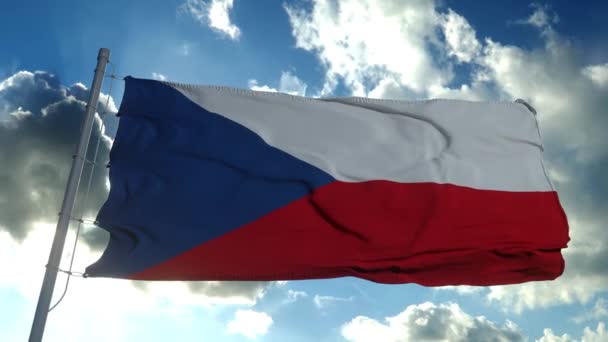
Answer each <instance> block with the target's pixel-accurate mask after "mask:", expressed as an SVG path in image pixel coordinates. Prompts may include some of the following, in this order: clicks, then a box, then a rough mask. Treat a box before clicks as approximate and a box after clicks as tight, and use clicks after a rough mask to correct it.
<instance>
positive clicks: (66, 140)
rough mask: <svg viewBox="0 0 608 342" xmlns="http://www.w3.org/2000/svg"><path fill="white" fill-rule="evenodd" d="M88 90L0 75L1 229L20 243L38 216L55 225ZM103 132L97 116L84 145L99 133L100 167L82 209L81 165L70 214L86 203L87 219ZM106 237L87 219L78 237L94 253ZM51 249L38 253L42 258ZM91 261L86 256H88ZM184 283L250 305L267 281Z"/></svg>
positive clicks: (48, 78) (103, 192)
mask: <svg viewBox="0 0 608 342" xmlns="http://www.w3.org/2000/svg"><path fill="white" fill-rule="evenodd" d="M87 97H88V90H87V88H86V87H85V86H84V85H83V84H81V83H76V84H74V85H72V86H70V87H65V86H63V85H61V83H60V82H59V80H58V79H57V77H56V76H54V75H52V74H50V73H47V72H41V71H37V72H29V71H21V72H18V73H16V74H14V75H12V76H10V77H8V78H7V79H5V80H2V81H0V165H2V167H1V168H0V232H2V231H6V232H7V233H8V234H10V236H11V238H12V239H15V240H17V241H18V242H25V240H27V237H28V235H29V234H30V232H32V230H33V229H34V228H35V226H36V224H37V223H40V222H42V223H49V225H44V227H48V229H50V231H54V224H55V222H56V221H57V213H58V212H59V210H60V205H61V201H62V199H63V194H64V191H65V186H66V181H67V178H68V173H69V170H70V166H71V162H72V154H73V153H74V150H75V146H76V144H77V142H78V138H79V133H78V132H79V129H80V124H81V121H82V116H83V115H84V110H85V109H84V108H85V104H86V103H85V100H86V99H87ZM106 100H107V101H108V106H107V108H106V107H105V104H106ZM98 110H99V111H100V112H108V113H115V112H117V109H116V105H115V104H114V101H113V100H112V98H111V97H108V95H106V94H102V95H101V96H100V100H99V104H98ZM103 132H104V131H103V128H102V124H101V120H99V118H98V119H97V120H96V121H95V125H94V128H93V134H92V137H91V142H92V144H91V145H90V146H93V147H94V146H95V143H96V141H97V138H98V137H99V136H100V135H101V139H102V140H101V145H100V150H99V154H98V166H97V167H96V169H95V173H94V174H93V180H92V183H91V184H92V186H91V192H90V195H89V201H88V205H87V207H86V208H81V207H80V206H78V203H81V202H82V199H83V193H84V191H85V188H86V184H87V183H88V178H87V176H86V175H87V174H88V173H87V172H88V171H89V172H90V169H89V168H85V172H84V175H85V176H83V178H82V180H81V187H80V195H79V196H80V197H79V200H78V201H77V206H76V208H75V210H74V217H77V216H78V214H79V213H80V212H81V210H82V209H84V213H85V218H86V219H90V220H92V219H93V218H94V216H95V215H96V213H97V210H98V209H99V208H100V207H101V205H102V203H103V202H104V201H105V199H106V196H107V192H108V187H107V176H108V173H107V168H106V167H105V165H106V164H107V162H108V160H109V149H110V146H111V139H110V138H109V137H107V136H106V135H104V133H103ZM93 150H94V148H92V147H90V148H89V153H88V156H89V159H93V152H94V151H93ZM108 237H109V234H107V232H106V231H104V230H103V229H99V228H96V227H91V226H86V227H85V228H84V230H83V232H82V235H81V239H82V241H84V243H85V244H86V245H87V246H88V247H90V248H92V249H93V250H95V251H97V252H100V251H101V249H103V248H104V247H105V246H106V244H107V241H108ZM49 248H50V246H49V247H48V248H44V249H42V250H41V251H38V252H39V253H41V254H43V255H44V256H45V257H48V250H49ZM5 260H9V259H5ZM94 260H95V259H92V260H90V261H91V263H92V262H93V261H94ZM85 266H86V265H85ZM83 269H84V266H83ZM133 284H136V285H137V286H139V288H140V289H146V290H148V291H149V292H150V291H154V289H155V288H157V287H158V286H170V285H160V284H157V283H133ZM169 284H170V283H169ZM187 284H188V285H187V286H186V285H184V286H186V287H185V288H186V289H188V290H189V291H190V293H194V294H196V295H200V296H202V297H205V298H206V300H207V301H208V302H224V303H239V304H249V305H251V304H253V303H255V301H256V300H257V299H258V298H260V297H261V296H262V295H263V294H264V290H265V288H266V287H268V286H269V285H270V284H272V283H268V282H188V283H187Z"/></svg>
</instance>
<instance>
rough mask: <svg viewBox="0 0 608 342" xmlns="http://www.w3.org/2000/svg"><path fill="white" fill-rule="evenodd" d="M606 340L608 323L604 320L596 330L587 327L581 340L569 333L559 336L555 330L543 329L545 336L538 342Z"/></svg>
mask: <svg viewBox="0 0 608 342" xmlns="http://www.w3.org/2000/svg"><path fill="white" fill-rule="evenodd" d="M606 340H608V332H607V331H606V325H605V324H604V323H603V322H600V323H598V325H597V328H596V329H595V330H593V329H591V328H589V327H585V329H584V330H583V335H582V336H581V338H580V340H576V339H573V338H571V337H570V336H569V335H568V334H563V335H561V336H558V335H555V334H554V333H553V330H551V329H545V330H544V331H543V336H542V337H541V338H539V339H537V340H536V342H576V341H580V342H603V341H606Z"/></svg>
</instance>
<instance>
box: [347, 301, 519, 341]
mask: <svg viewBox="0 0 608 342" xmlns="http://www.w3.org/2000/svg"><path fill="white" fill-rule="evenodd" d="M341 333H342V336H343V337H344V338H345V339H346V340H348V341H351V342H367V341H382V342H405V341H420V342H425V341H454V342H459V341H462V342H465V341H467V342H468V341H505V342H506V341H525V340H526V338H525V336H524V335H523V334H522V332H521V331H520V329H519V328H518V327H517V325H515V324H514V323H513V322H511V321H506V322H505V323H504V324H503V325H499V324H497V323H495V322H492V321H490V320H488V319H487V318H485V317H483V316H477V317H473V316H471V315H469V314H467V313H466V312H464V311H462V309H461V308H460V307H459V306H458V304H455V303H446V304H434V303H430V302H425V303H422V304H418V305H410V306H408V307H407V308H406V309H405V310H404V311H402V312H401V313H399V314H397V315H396V316H391V317H386V318H385V319H384V320H382V321H379V320H376V319H373V318H369V317H365V316H357V317H355V318H353V319H352V320H351V321H349V322H347V323H345V324H344V325H342V327H341Z"/></svg>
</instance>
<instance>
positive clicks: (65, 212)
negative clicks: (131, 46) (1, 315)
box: [29, 48, 110, 342]
mask: <svg viewBox="0 0 608 342" xmlns="http://www.w3.org/2000/svg"><path fill="white" fill-rule="evenodd" d="M109 59H110V50H109V49H106V48H101V49H99V53H98V55H97V67H96V68H95V76H94V77H93V85H92V86H91V91H90V94H89V100H88V103H87V106H86V113H85V117H84V121H83V124H82V127H81V134H80V141H79V142H78V147H77V152H76V154H75V155H74V159H73V161H72V168H71V169H70V175H69V178H68V183H67V186H66V190H65V195H64V197H63V203H62V204H61V212H60V213H59V220H58V222H57V229H56V231H55V237H54V238H53V245H52V247H51V253H50V255H49V261H48V263H47V265H46V270H45V273H44V280H43V281H42V288H41V289H40V296H39V297H38V305H37V306H36V312H35V314H34V320H33V322H32V329H31V331H30V338H29V341H30V342H39V341H42V336H43V334H44V327H45V325H46V320H47V316H48V312H49V307H50V304H51V299H52V297H53V289H54V287H55V281H56V280H57V272H58V270H59V263H60V262H61V255H62V253H63V247H64V245H65V239H66V235H67V231H68V226H69V223H70V218H71V215H72V210H73V208H74V202H75V200H76V193H77V192H78V186H79V184H80V178H81V176H82V171H83V168H84V164H85V162H86V155H87V148H88V145H89V139H90V137H91V131H92V129H93V124H94V122H95V110H96V108H97V101H98V99H99V93H100V91H101V84H102V82H103V76H104V73H105V69H106V65H107V63H108V61H109Z"/></svg>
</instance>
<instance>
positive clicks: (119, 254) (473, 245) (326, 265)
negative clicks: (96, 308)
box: [86, 77, 569, 286]
mask: <svg viewBox="0 0 608 342" xmlns="http://www.w3.org/2000/svg"><path fill="white" fill-rule="evenodd" d="M119 116H120V125H119V128H118V132H117V135H116V138H115V141H114V145H113V147H112V150H111V155H110V184H111V190H110V193H109V196H108V199H107V201H106V202H105V204H104V206H103V207H102V208H101V210H100V212H99V214H98V217H97V222H98V225H99V226H100V227H102V228H103V229H105V230H107V231H109V232H110V235H111V237H110V242H109V244H108V246H107V248H106V250H105V252H104V253H103V255H102V257H101V259H100V260H99V261H97V262H96V263H95V264H93V265H91V266H89V267H88V268H87V271H86V272H87V274H88V275H89V276H94V277H114V278H127V279H139V280H296V279H319V278H334V277H344V276H354V277H359V278H363V279H367V280H370V281H374V282H380V283H417V284H421V285H425V286H443V285H496V284H514V283H522V282H527V281H536V280H550V279H555V278H556V277H558V276H559V275H561V274H562V272H563V270H564V260H563V257H562V255H561V250H562V249H563V248H566V247H567V243H568V241H569V236H568V222H567V219H566V216H565V214H564V211H563V209H562V207H561V205H560V203H559V199H558V195H557V193H556V191H555V189H554V188H553V186H552V184H551V182H550V181H549V179H548V177H547V173H546V171H545V168H544V166H543V161H542V151H543V145H542V141H541V136H540V132H539V127H538V122H537V120H536V116H535V114H534V113H533V112H532V111H531V110H530V108H528V107H527V106H526V105H524V104H522V103H517V102H470V101H462V100H443V99H439V100H425V101H394V100H375V99H367V98H356V97H338V98H320V99H316V98H305V97H299V96H291V95H286V94H281V93H269V92H257V91H249V90H240V89H233V88H226V87H212V86H193V85H185V84H175V83H169V82H161V81H154V80H143V79H136V78H132V77H127V79H126V86H125V93H124V97H123V100H122V104H121V106H120V111H119Z"/></svg>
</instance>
